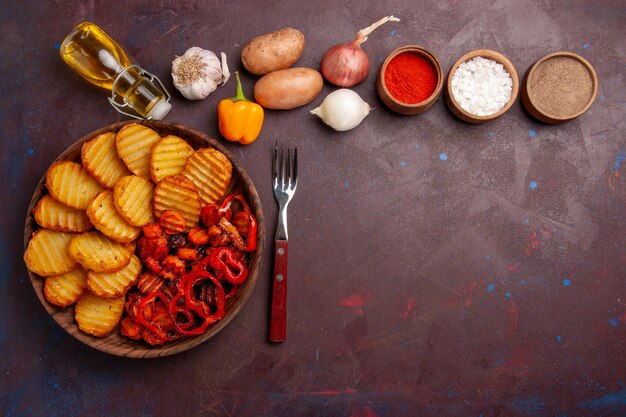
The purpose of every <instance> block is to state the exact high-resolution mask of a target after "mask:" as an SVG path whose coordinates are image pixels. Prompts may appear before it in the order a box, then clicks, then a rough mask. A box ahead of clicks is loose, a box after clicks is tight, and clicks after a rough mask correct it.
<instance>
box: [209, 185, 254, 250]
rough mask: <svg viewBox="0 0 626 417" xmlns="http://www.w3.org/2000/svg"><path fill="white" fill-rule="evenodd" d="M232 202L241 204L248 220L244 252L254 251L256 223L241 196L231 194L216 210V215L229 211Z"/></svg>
mask: <svg viewBox="0 0 626 417" xmlns="http://www.w3.org/2000/svg"><path fill="white" fill-rule="evenodd" d="M233 200H237V201H239V202H240V203H241V205H242V206H243V211H244V213H246V214H247V215H248V216H249V218H250V227H249V228H248V234H247V236H246V248H245V251H246V252H252V251H254V250H255V249H256V235H257V228H258V226H257V222H256V217H255V216H254V214H252V211H251V210H250V206H248V203H246V199H245V198H244V197H243V195H242V194H232V195H230V196H228V197H227V198H226V199H225V200H224V202H223V203H222V205H221V206H220V208H219V209H218V210H217V212H218V214H219V213H226V212H227V211H228V210H230V205H231V204H232V202H233Z"/></svg>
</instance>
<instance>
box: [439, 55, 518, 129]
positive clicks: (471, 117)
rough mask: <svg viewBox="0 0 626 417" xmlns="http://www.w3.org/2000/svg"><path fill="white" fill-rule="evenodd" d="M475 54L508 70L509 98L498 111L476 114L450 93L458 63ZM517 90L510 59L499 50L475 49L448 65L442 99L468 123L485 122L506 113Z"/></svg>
mask: <svg viewBox="0 0 626 417" xmlns="http://www.w3.org/2000/svg"><path fill="white" fill-rule="evenodd" d="M477 56H481V57H483V58H486V59H491V60H493V61H496V62H498V63H500V64H502V65H503V66H504V69H506V72H508V73H509V75H510V76H511V81H513V85H512V87H511V98H510V99H509V101H508V103H506V104H505V105H504V107H502V109H500V111H498V112H496V113H493V114H490V115H488V116H477V115H475V114H472V113H470V112H468V111H466V110H464V109H463V108H462V107H461V105H460V104H459V102H458V101H456V99H455V98H454V94H452V77H453V76H454V73H455V72H456V70H457V69H458V68H459V65H461V64H462V63H464V62H466V61H469V60H470V59H472V58H475V57H477ZM518 92H519V77H518V76H517V71H516V70H515V66H514V65H513V63H511V61H509V59H508V58H507V57H505V56H504V55H502V54H501V53H499V52H496V51H492V50H491V49H476V50H475V51H470V52H468V53H466V54H465V55H463V56H462V57H461V58H459V59H458V60H457V61H456V62H455V63H454V64H452V67H450V71H449V72H448V77H447V80H446V91H445V93H444V99H445V101H446V104H447V105H448V108H449V109H450V111H451V112H452V113H453V114H454V115H455V116H456V117H458V118H459V119H461V120H464V121H466V122H469V123H485V122H488V121H490V120H494V119H497V118H498V117H500V116H502V115H503V114H504V113H506V112H507V111H508V110H509V109H510V108H511V106H512V105H513V103H515V100H516V99H517V94H518Z"/></svg>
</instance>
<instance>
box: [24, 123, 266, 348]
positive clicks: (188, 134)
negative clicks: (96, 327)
mask: <svg viewBox="0 0 626 417" xmlns="http://www.w3.org/2000/svg"><path fill="white" fill-rule="evenodd" d="M128 123H141V124H144V125H146V126H148V127H150V128H152V129H154V130H156V131H157V132H158V133H159V134H160V135H161V136H166V135H176V136H179V137H180V138H182V139H184V140H185V141H187V142H188V143H189V144H190V145H191V146H192V147H193V148H194V149H199V148H204V147H213V148H216V149H218V150H219V151H220V152H222V153H223V154H224V155H226V156H227V157H228V159H230V161H231V162H232V164H233V179H232V182H231V187H230V189H229V190H228V193H229V194H230V193H234V192H237V193H243V194H244V196H245V197H246V201H247V202H248V204H249V205H250V209H251V210H252V211H253V212H254V214H255V216H256V218H257V223H258V234H257V249H256V250H255V251H254V252H253V253H251V255H250V264H249V267H250V271H249V275H248V278H247V280H246V282H245V283H244V284H243V285H242V287H241V288H239V289H238V290H237V292H236V293H235V295H234V296H232V297H231V298H229V299H228V301H227V302H226V308H225V310H226V312H225V315H224V318H222V319H221V320H220V321H218V322H217V323H215V324H213V325H212V326H210V327H209V328H208V330H207V332H206V333H204V334H202V335H200V336H196V337H191V338H185V339H179V340H176V341H173V342H169V343H166V344H165V345H163V346H160V347H159V346H155V347H151V346H149V345H148V344H147V343H145V342H143V341H134V340H131V339H128V338H127V337H124V336H122V335H121V334H120V333H119V328H115V329H114V330H113V332H112V333H111V334H110V335H108V336H107V337H104V338H97V337H93V336H91V335H88V334H86V333H83V332H82V331H80V330H79V329H78V326H77V325H76V322H75V321H74V306H70V307H67V308H63V309H62V308H60V307H57V306H55V305H53V304H51V303H49V302H48V300H46V298H45V296H44V293H43V284H44V279H43V278H42V277H40V276H39V275H36V274H34V273H32V272H30V271H28V274H29V276H30V280H31V283H32V284H33V288H34V289H35V292H36V293H37V296H38V297H39V300H40V301H41V304H42V305H43V306H44V308H45V309H46V311H47V312H48V313H49V314H50V315H51V316H52V318H53V319H54V320H55V321H56V322H57V323H58V324H59V325H60V326H61V327H62V328H63V329H65V331H67V332H68V333H69V334H71V335H72V336H74V337H75V338H76V339H78V340H80V341H81V342H83V343H84V344H86V345H88V346H91V347H93V348H95V349H98V350H100V351H102V352H106V353H110V354H112V355H117V356H126V357H131V358H153V357H158V356H168V355H173V354H175V353H179V352H183V351H185V350H188V349H191V348H192V347H195V346H197V345H199V344H201V343H203V342H205V341H207V340H208V339H210V338H211V337H213V336H215V335H216V334H217V333H218V332H219V331H220V330H222V329H223V328H224V327H226V325H227V324H228V323H229V322H230V321H231V320H232V319H234V318H235V316H236V315H237V313H238V312H239V310H241V308H242V307H243V305H244V304H245V303H246V301H247V300H248V298H249V297H250V295H251V294H252V290H253V289H254V286H255V284H256V281H257V278H258V275H259V271H260V269H261V263H262V259H263V242H264V240H265V239H264V237H265V226H264V225H265V222H264V219H263V210H262V209H261V200H260V198H259V195H258V194H257V191H256V188H255V187H254V184H253V183H252V180H251V179H250V177H249V176H248V174H247V173H246V171H245V170H244V169H243V166H242V165H241V164H240V163H239V161H237V160H236V159H235V157H234V156H233V155H232V154H231V153H230V152H229V151H228V150H227V149H226V148H224V147H223V146H222V145H221V144H220V143H219V142H217V141H216V140H215V139H212V138H210V137H208V136H207V135H205V134H204V133H201V132H198V131H196V130H193V129H190V128H188V127H185V126H183V125H179V124H174V123H168V122H163V121H148V120H146V121H141V122H137V121H126V122H120V123H116V124H113V125H110V126H107V127H103V128H102V129H99V130H96V131H95V132H92V133H90V134H88V135H87V136H85V137H83V138H82V139H81V140H79V141H78V142H76V143H74V144H73V145H71V146H70V147H69V148H67V149H66V150H65V151H64V152H63V153H62V154H61V155H60V156H59V157H58V158H57V161H58V160H68V161H76V162H80V160H81V148H82V146H83V143H85V142H86V141H88V140H91V139H93V138H95V137H96V136H98V135H100V134H102V133H106V132H117V131H119V130H120V129H121V128H122V126H124V125H126V124H128ZM44 184H45V174H44V176H43V178H42V179H41V181H39V185H38V186H37V188H36V189H35V192H34V193H33V197H32V200H31V202H30V205H29V206H28V213H27V215H26V224H25V227H24V250H26V247H27V246H28V242H29V241H30V238H31V236H32V234H33V232H35V231H36V230H37V229H38V228H39V226H38V225H37V223H36V222H35V218H34V215H33V209H34V207H35V206H36V204H37V202H38V201H39V199H40V197H41V196H42V195H43V194H44V193H47V191H46V189H45V185H44Z"/></svg>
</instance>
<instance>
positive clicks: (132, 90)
mask: <svg viewBox="0 0 626 417" xmlns="http://www.w3.org/2000/svg"><path fill="white" fill-rule="evenodd" d="M60 53H61V58H62V59H63V61H65V63H66V64H67V65H69V66H70V67H71V68H72V69H73V70H75V71H76V72H77V73H78V74H80V75H81V76H82V77H83V78H85V79H86V80H87V81H89V82H90V83H92V84H95V85H97V86H98V87H102V88H104V89H107V90H109V91H111V97H110V98H109V102H110V103H111V105H112V106H113V107H114V108H115V109H116V110H117V111H119V112H120V113H122V114H125V115H127V116H130V117H134V118H138V119H156V120H161V119H163V118H164V117H165V116H166V115H167V113H169V111H170V109H171V108H172V105H171V104H170V103H169V100H170V95H169V93H168V92H167V90H166V89H165V86H164V85H163V83H161V81H160V80H159V79H158V78H157V77H156V76H155V75H153V74H151V73H149V72H147V71H145V70H144V69H142V68H141V67H139V66H137V65H132V64H131V62H130V60H129V59H128V57H127V56H126V53H125V52H124V50H123V49H122V48H121V47H120V45H118V44H117V42H115V41H114V40H113V39H111V38H110V37H109V36H108V35H107V34H106V33H105V32H104V31H103V30H102V29H100V28H99V27H98V26H96V25H95V24H93V23H91V22H83V23H81V24H79V25H78V26H76V27H75V28H74V30H72V32H70V34H69V35H67V37H66V38H65V40H64V41H63V43H62V44H61V47H60Z"/></svg>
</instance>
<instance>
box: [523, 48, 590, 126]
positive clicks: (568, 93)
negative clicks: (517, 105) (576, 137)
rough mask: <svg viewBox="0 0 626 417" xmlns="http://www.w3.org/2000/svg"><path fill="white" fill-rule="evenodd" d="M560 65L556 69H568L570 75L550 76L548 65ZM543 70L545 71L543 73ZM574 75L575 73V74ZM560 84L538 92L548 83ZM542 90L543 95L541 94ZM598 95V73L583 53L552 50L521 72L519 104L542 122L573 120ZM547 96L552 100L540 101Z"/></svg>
mask: <svg viewBox="0 0 626 417" xmlns="http://www.w3.org/2000/svg"><path fill="white" fill-rule="evenodd" d="M555 60H560V61H561V62H560V63H558V64H557V65H559V66H560V67H561V68H559V69H557V68H554V70H555V71H561V70H568V69H569V71H566V72H569V74H568V75H569V77H567V76H562V75H561V74H555V75H553V76H551V77H550V74H547V73H548V72H549V68H548V66H549V65H551V64H555V63H556V62H555ZM544 72H545V74H544ZM574 74H577V76H574ZM549 81H550V82H553V83H554V84H558V83H562V84H563V85H562V86H554V85H552V86H550V85H547V87H548V88H555V91H541V89H542V88H546V84H547V83H548V82H549ZM542 93H543V94H542ZM597 94H598V76H597V74H596V71H595V70H594V69H593V66H592V65H591V64H590V63H589V62H588V61H587V60H586V59H585V58H583V57H582V56H580V55H578V54H575V53H573V52H563V51H560V52H554V53H551V54H548V55H546V56H544V57H543V58H541V59H540V60H538V61H537V62H535V63H534V64H533V65H532V66H531V67H530V68H529V69H528V70H527V71H526V74H524V79H523V80H522V104H523V105H524V108H526V111H528V113H530V115H531V116H533V117H534V118H536V119H538V120H541V121H542V122H545V123H550V124H557V123H564V122H567V121H569V120H572V119H575V118H577V117H578V116H580V115H581V114H583V113H584V112H586V111H587V110H589V107H591V105H592V104H593V102H594V100H595V99H596V95H597ZM546 96H550V97H551V98H552V99H553V101H554V103H553V104H552V105H547V104H546V103H543V100H544V98H545V97H546Z"/></svg>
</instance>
